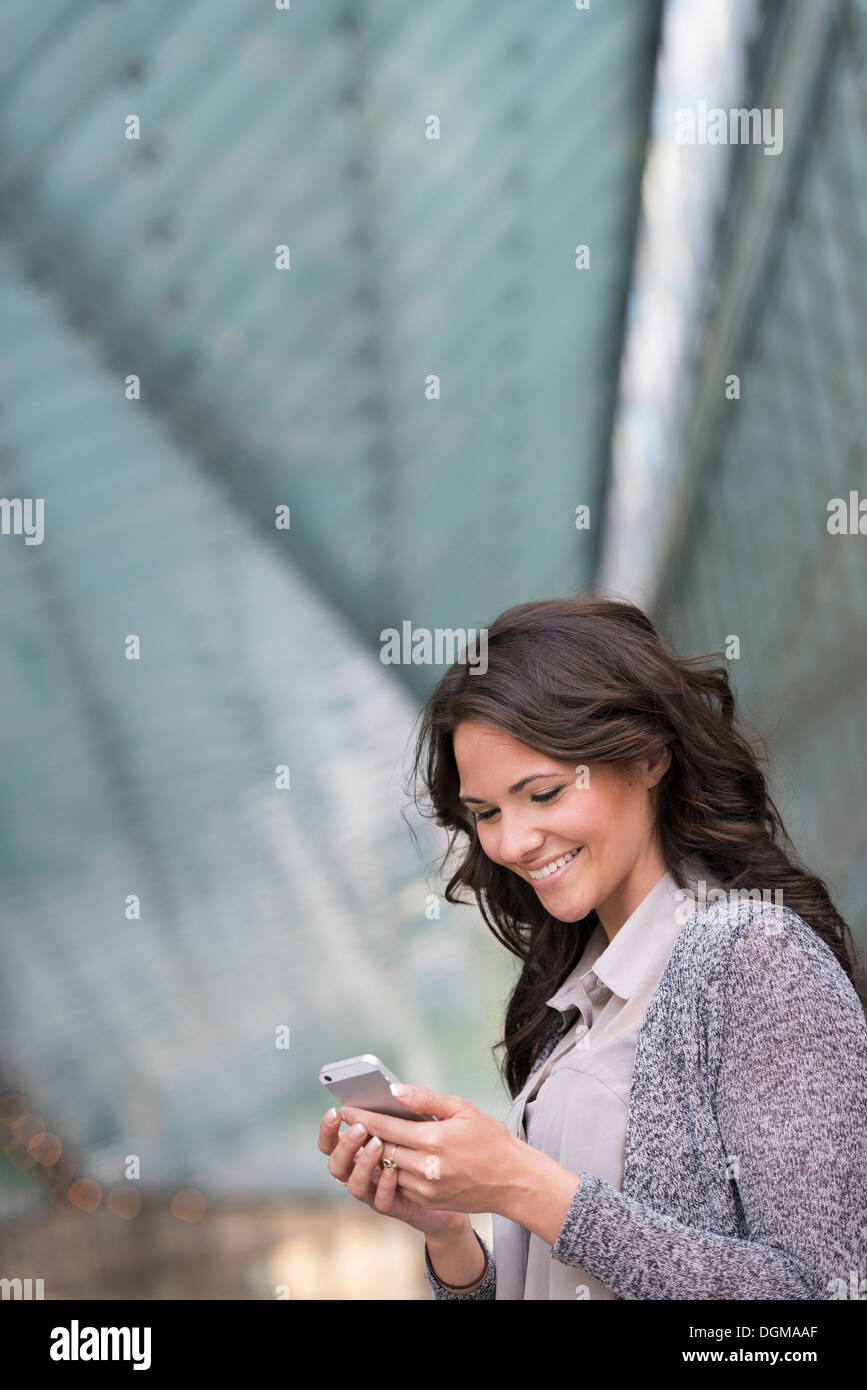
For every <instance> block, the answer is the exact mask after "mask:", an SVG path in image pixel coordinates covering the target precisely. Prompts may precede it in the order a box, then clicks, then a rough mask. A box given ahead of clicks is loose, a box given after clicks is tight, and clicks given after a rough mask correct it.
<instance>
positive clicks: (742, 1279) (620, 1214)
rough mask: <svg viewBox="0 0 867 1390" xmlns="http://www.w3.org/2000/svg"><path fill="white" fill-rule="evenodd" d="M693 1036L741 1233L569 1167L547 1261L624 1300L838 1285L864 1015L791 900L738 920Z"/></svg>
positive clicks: (858, 1141)
mask: <svg viewBox="0 0 867 1390" xmlns="http://www.w3.org/2000/svg"><path fill="white" fill-rule="evenodd" d="M769 912H770V913H774V914H776V915H775V916H773V917H770V918H769V915H768V914H769ZM717 1008H718V1011H717ZM707 1046H708V1058H707V1066H708V1077H709V1086H710V1092H711V1103H712V1106H713V1110H714V1112H715V1114H716V1117H717V1121H718V1124H719V1132H720V1139H721V1143H722V1147H723V1150H724V1161H726V1162H727V1163H728V1164H729V1166H730V1167H731V1168H732V1170H733V1172H734V1174H735V1175H736V1182H737V1193H738V1195H739V1199H740V1204H741V1227H742V1232H743V1233H742V1235H740V1236H737V1237H732V1236H727V1235H717V1234H715V1233H712V1232H709V1231H706V1230H703V1229H701V1228H700V1226H699V1225H696V1226H695V1227H693V1226H691V1225H686V1224H683V1223H681V1222H679V1221H676V1220H673V1219H672V1218H671V1217H669V1216H667V1215H664V1214H661V1213H660V1212H658V1211H656V1210H655V1209H654V1208H653V1207H650V1206H648V1205H647V1204H646V1203H644V1202H641V1201H638V1200H636V1199H635V1198H633V1197H631V1196H628V1195H626V1194H624V1193H622V1192H618V1191H616V1190H615V1189H614V1188H613V1187H612V1186H610V1185H609V1184H608V1183H607V1182H604V1181H603V1180H602V1179H600V1178H597V1177H595V1176H593V1175H591V1174H587V1173H580V1174H578V1175H577V1176H578V1177H579V1178H580V1182H579V1184H578V1187H577V1189H576V1192H575V1195H574V1197H573V1199H572V1202H571V1205H570V1207H569V1210H568V1212H567V1215H566V1218H565V1220H564V1223H563V1226H562V1228H561V1231H560V1234H559V1236H558V1238H557V1240H556V1243H555V1244H554V1246H553V1247H552V1254H553V1256H554V1258H555V1259H558V1260H560V1261H561V1262H562V1263H563V1264H567V1265H569V1264H574V1265H578V1266H581V1267H582V1268H584V1269H586V1270H587V1271H588V1272H589V1273H591V1274H593V1275H595V1276H596V1277H597V1278H598V1279H601V1280H602V1281H603V1283H605V1284H607V1285H608V1286H609V1287H610V1288H612V1289H613V1290H614V1292H615V1293H617V1294H619V1295H620V1296H621V1297H622V1298H624V1299H830V1298H846V1297H851V1296H853V1295H852V1294H851V1293H849V1292H848V1290H849V1289H851V1288H855V1289H858V1288H859V1287H860V1280H861V1279H863V1278H864V1276H865V1275H867V1268H865V1265H867V1239H865V1237H867V1114H865V1097H867V1023H865V1019H864V1012H863V1009H862V1007H861V1004H860V1002H859V1000H858V996H857V994H856V993H855V990H854V989H853V987H852V985H851V984H850V982H849V979H848V977H847V976H846V974H845V973H844V971H843V970H842V968H841V967H840V965H839V963H838V961H837V960H836V959H835V957H834V955H833V953H832V952H831V950H830V948H829V947H828V946H827V945H826V943H825V942H824V941H823V940H822V939H821V938H820V937H819V936H817V934H816V933H815V932H814V931H813V930H812V928H811V927H810V926H809V925H808V924H807V923H806V922H804V921H803V920H802V919H801V918H800V917H799V916H798V915H797V914H796V913H794V912H792V911H791V909H789V908H783V909H778V908H772V907H770V905H767V910H766V911H765V912H759V913H756V914H752V913H751V914H750V915H749V917H748V919H747V920H745V921H743V922H741V924H740V930H739V932H738V934H737V936H736V937H735V939H734V941H733V943H732V946H731V949H730V960H729V968H728V970H727V972H726V976H725V978H724V979H723V981H722V988H721V989H720V990H719V992H718V1000H717V1007H715V1008H713V1009H711V1011H710V1014H709V1017H708V1033H707ZM699 1064H700V1063H699V1059H698V1058H697V1059H696V1065H699ZM700 1215H701V1214H700V1213H697V1221H699V1220H700ZM854 1296H856V1297H857V1296H858V1295H857V1294H855V1295H854Z"/></svg>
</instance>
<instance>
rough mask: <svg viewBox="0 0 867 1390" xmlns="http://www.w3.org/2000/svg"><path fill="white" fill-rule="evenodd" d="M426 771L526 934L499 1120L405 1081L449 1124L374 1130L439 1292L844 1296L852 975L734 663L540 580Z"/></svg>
mask: <svg viewBox="0 0 867 1390" xmlns="http://www.w3.org/2000/svg"><path fill="white" fill-rule="evenodd" d="M413 774H414V779H415V786H416V790H417V802H418V804H419V806H420V809H421V810H422V811H423V813H425V814H428V815H432V816H433V817H435V818H436V820H437V822H438V824H440V825H443V826H445V827H446V828H447V829H448V831H449V845H448V850H447V854H446V858H449V857H450V856H451V855H452V854H457V856H458V862H457V867H456V868H455V870H454V872H453V873H452V876H451V878H450V880H449V882H448V885H447V888H446V898H447V899H448V901H450V902H463V901H468V900H469V901H471V902H475V903H476V904H477V905H478V907H479V909H480V911H481V913H482V915H483V917H484V920H485V922H486V923H487V925H488V926H489V928H490V930H491V931H492V933H493V934H494V936H495V937H496V939H497V940H498V941H500V942H501V943H502V944H503V945H504V946H506V947H507V949H508V950H510V951H511V952H513V953H514V954H515V955H516V956H518V958H519V959H520V960H521V962H522V970H521V972H520V975H519V978H518V980H517V983H516V985H515V988H514V991H513V993H512V996H511V999H510V1001H509V1005H508V1008H507V1010H506V1017H505V1028H504V1036H503V1039H502V1041H501V1042H500V1043H498V1044H497V1046H498V1047H500V1048H504V1049H505V1065H504V1080H505V1083H506V1085H507V1087H508V1090H509V1092H510V1094H511V1096H512V1102H513V1103H512V1108H511V1110H510V1111H509V1113H508V1115H507V1116H506V1119H505V1122H504V1123H503V1125H502V1126H501V1130H500V1131H499V1132H497V1131H491V1130H490V1128H489V1125H490V1117H488V1116H483V1115H482V1114H481V1112H478V1111H475V1110H474V1108H473V1107H472V1106H470V1105H469V1104H468V1102H466V1101H463V1100H462V1099H461V1098H460V1097H441V1096H435V1095H433V1094H432V1093H430V1092H416V1094H415V1097H414V1101H413V1103H412V1108H413V1109H419V1108H422V1102H423V1108H424V1109H425V1110H427V1111H428V1112H429V1113H436V1114H438V1115H439V1116H440V1117H441V1119H440V1121H439V1123H438V1124H437V1125H436V1127H435V1128H436V1133H435V1134H433V1133H431V1132H430V1131H431V1130H432V1129H433V1128H434V1127H433V1126H432V1125H429V1126H421V1125H412V1126H409V1125H406V1124H405V1122H401V1121H395V1122H393V1123H392V1127H391V1129H390V1132H389V1134H385V1131H384V1130H383V1131H381V1132H382V1133H383V1134H384V1137H385V1138H386V1140H387V1139H388V1138H389V1137H390V1138H392V1139H394V1141H395V1142H396V1145H397V1155H398V1169H397V1177H396V1178H391V1181H393V1182H396V1184H397V1188H396V1190H397V1192H398V1193H399V1194H402V1196H403V1197H404V1198H406V1197H408V1196H409V1195H411V1196H412V1198H413V1201H414V1202H415V1204H416V1206H415V1208H414V1213H413V1215H414V1216H415V1217H416V1218H418V1217H419V1213H423V1214H424V1216H425V1218H426V1220H427V1222H428V1224H427V1225H425V1224H424V1222H423V1221H422V1220H419V1219H416V1220H414V1222H413V1224H416V1225H418V1227H419V1229H423V1230H425V1232H426V1237H427V1239H426V1250H425V1267H426V1272H427V1275H428V1278H429V1281H430V1283H431V1286H432V1288H433V1291H434V1295H435V1297H437V1298H455V1297H463V1298H498V1299H500V1298H506V1299H522V1298H523V1299H528V1298H529V1299H539V1298H543V1299H546V1298H575V1297H576V1296H577V1297H585V1298H603V1299H604V1298H639V1299H640V1298H671V1299H680V1298H682V1299H694V1298H699V1299H701V1298H708V1299H714V1298H722V1299H755V1298H783V1299H786V1298H788V1299H800V1298H811V1299H827V1298H833V1297H838V1296H840V1295H839V1294H838V1293H836V1292H835V1290H836V1289H839V1288H840V1287H848V1283H849V1280H850V1272H851V1271H852V1270H853V1269H854V1270H858V1269H860V1268H861V1267H862V1266H863V1265H864V1264H865V1262H867V1252H865V1231H867V1227H865V1226H864V1224H863V1213H864V1211H865V1210H867V1176H865V1175H867V1124H865V1116H864V1095H865V1091H867V1024H865V1018H864V1008H863V999H862V997H860V995H859V992H858V990H859V987H858V985H857V984H856V978H857V977H856V971H855V958H854V951H853V949H852V945H851V938H850V937H849V932H848V928H847V927H846V924H845V923H844V922H843V920H842V918H841V917H840V915H839V913H838V912H837V911H836V909H835V907H834V905H833V903H832V902H831V900H830V898H829V896H828V893H827V891H826V888H825V885H824V884H823V883H822V881H821V880H820V879H818V878H817V877H816V876H814V875H812V874H810V873H809V872H808V871H807V870H806V869H805V868H803V867H801V866H800V864H799V863H798V861H797V859H796V856H795V852H794V849H793V847H792V845H791V842H790V841H789V839H788V836H787V834H786V832H785V829H784V827H783V824H782V821H781V818H780V816H779V813H778V811H777V809H776V807H775V805H774V803H773V801H772V800H771V798H770V795H769V793H768V790H767V787H766V783H765V778H764V775H763V773H762V771H761V770H760V767H759V762H758V757H757V754H756V753H755V752H754V750H753V748H752V747H751V745H750V743H749V742H748V741H747V739H746V737H745V736H744V735H743V734H742V733H741V732H740V730H739V729H738V727H737V725H736V721H735V709H734V697H733V694H732V691H731V689H730V687H729V680H728V673H727V670H726V668H725V667H724V666H722V665H714V664H710V665H709V664H707V659H706V658H701V657H694V658H680V657H678V656H676V655H675V654H674V653H673V652H672V651H670V650H669V648H668V647H667V646H666V645H665V643H664V642H663V641H662V640H661V638H660V637H659V635H658V634H657V632H656V630H655V629H654V627H653V624H652V623H651V622H650V620H649V619H648V617H647V616H646V615H645V614H644V613H642V612H641V610H640V609H638V608H636V607H635V606H633V605H632V604H629V603H624V602H617V601H614V600H608V599H602V598H587V599H583V598H570V599H562V600H550V601H547V602H539V603H528V604H522V605H520V606H518V607H517V608H513V609H510V610H509V611H508V612H506V613H504V614H502V615H501V616H500V617H499V618H498V619H497V621H496V622H495V623H494V624H493V626H492V627H491V628H490V629H489V631H488V669H487V671H486V672H485V673H484V674H480V673H475V674H473V676H472V678H471V677H470V674H469V673H468V671H467V668H466V667H465V666H461V665H457V664H456V665H454V666H452V667H451V668H450V670H449V671H447V672H446V674H445V676H444V677H443V678H442V680H441V681H440V682H439V684H438V686H437V687H436V689H435V690H434V691H433V693H432V695H431V696H430V697H429V699H428V701H427V703H426V706H425V709H424V711H423V714H422V720H421V727H420V730H419V733H418V741H417V746H416V751H415V760H414V765H413ZM419 787H421V789H422V794H421V795H420V796H419V795H418V788H419ZM444 862H445V861H444ZM709 889H710V896H709V895H708V890H709ZM715 890H716V891H715ZM771 895H773V898H774V902H773V903H771V902H769V901H768V899H769V897H770V896H771ZM717 898H718V899H720V900H721V901H717V900H716V899H717ZM757 898H758V901H757V900H756V899H757ZM709 902H710V904H711V905H710V906H708V903H709ZM780 904H784V905H782V906H781V905H780ZM685 909H686V910H685ZM807 1015H809V1017H810V1019H811V1028H810V1034H809V1038H808V1039H806V1040H805V1035H804V1031H803V1024H802V1020H803V1018H804V1017H805V1016H807ZM817 1096H821V1097H822V1104H821V1113H820V1112H819V1108H818V1107H817V1103H816V1097H817ZM437 1106H438V1107H439V1108H436V1107H437ZM347 1118H357V1116H356V1115H355V1114H353V1115H352V1116H347ZM362 1118H364V1117H362ZM367 1118H368V1119H371V1118H372V1119H373V1121H374V1123H375V1117H367ZM390 1123H391V1122H390ZM401 1124H403V1125H405V1128H404V1130H403V1131H402V1133H400V1134H399V1133H398V1132H397V1130H396V1129H395V1128H394V1125H401ZM498 1134H502V1136H503V1137H502V1138H500V1137H498ZM401 1139H403V1140H404V1141H405V1143H403V1144H402V1143H401ZM425 1149H427V1150H430V1151H431V1152H428V1153H426V1154H425V1153H424V1152H423V1151H424V1150H425ZM432 1158H435V1159H436V1167H435V1171H436V1172H437V1174H438V1175H439V1178H438V1179H437V1180H435V1181H432V1180H427V1179H425V1177H424V1175H425V1174H426V1173H427V1172H428V1171H432V1169H431V1165H430V1162H429V1160H431V1159H432ZM387 1200H388V1199H387V1198H386V1197H385V1196H383V1197H382V1199H381V1203H380V1204H379V1209H380V1210H387V1206H386V1205H385V1204H386V1202H387ZM482 1210H485V1211H489V1212H491V1213H492V1215H493V1221H494V1246H495V1252H496V1262H495V1258H494V1252H492V1251H489V1250H488V1248H487V1246H486V1245H485V1244H484V1242H483V1241H481V1238H480V1237H476V1236H475V1235H474V1233H473V1231H472V1228H471V1226H470V1224H469V1221H468V1219H467V1218H465V1219H464V1220H463V1221H461V1219H460V1215H459V1214H460V1213H461V1212H465V1213H468V1212H472V1211H482ZM435 1215H438V1216H439V1217H441V1218H446V1217H448V1218H449V1220H448V1221H447V1222H445V1224H441V1225H435V1224H431V1221H430V1219H431V1218H433V1217H434V1216H435ZM480 1246H481V1249H482V1251H483V1253H484V1264H483V1265H481V1263H480V1258H479V1256H480V1250H479V1247H480ZM843 1296H845V1295H843Z"/></svg>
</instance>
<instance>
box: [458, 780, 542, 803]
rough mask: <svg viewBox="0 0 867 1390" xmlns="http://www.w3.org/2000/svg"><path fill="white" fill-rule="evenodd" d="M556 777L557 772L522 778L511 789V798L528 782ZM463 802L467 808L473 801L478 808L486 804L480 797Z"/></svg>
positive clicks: (462, 798) (471, 797)
mask: <svg viewBox="0 0 867 1390" xmlns="http://www.w3.org/2000/svg"><path fill="white" fill-rule="evenodd" d="M556 776H557V773H556V772H533V773H531V775H530V776H529V777H522V778H521V780H520V782H516V783H515V785H514V786H513V787H510V788H509V796H514V794H515V792H519V791H523V789H524V787H526V785H527V783H528V782H538V781H539V780H540V779H541V778H542V777H556ZM458 796H461V794H460V792H458ZM461 801H463V802H464V804H465V805H467V806H468V805H469V803H470V802H471V801H472V802H475V804H476V805H478V806H483V805H484V804H485V803H484V800H483V798H482V797H480V796H461Z"/></svg>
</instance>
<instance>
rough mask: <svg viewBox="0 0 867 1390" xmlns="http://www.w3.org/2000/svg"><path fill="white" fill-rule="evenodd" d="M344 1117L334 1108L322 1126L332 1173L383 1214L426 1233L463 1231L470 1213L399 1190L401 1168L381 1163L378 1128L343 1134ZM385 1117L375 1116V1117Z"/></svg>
mask: <svg viewBox="0 0 867 1390" xmlns="http://www.w3.org/2000/svg"><path fill="white" fill-rule="evenodd" d="M366 1113H367V1112H366ZM343 1118H345V1117H344V1116H343V1115H341V1113H340V1112H339V1111H337V1112H335V1111H334V1110H329V1111H328V1113H327V1114H326V1115H324V1116H323V1118H322V1123H321V1124H320V1126H319V1148H320V1151H321V1152H322V1153H325V1154H328V1155H329V1159H328V1171H329V1173H331V1174H333V1176H334V1177H335V1178H339V1179H340V1180H341V1181H342V1182H345V1183H346V1188H347V1191H348V1192H351V1193H352V1196H353V1197H356V1198H357V1199H358V1201H359V1202H364V1203H365V1205H366V1206H369V1207H372V1209H373V1210H374V1211H378V1212H381V1213H382V1215H383V1216H393V1217H395V1219H396V1220H397V1221H405V1222H406V1224H407V1225H408V1226H412V1227H414V1228H415V1230H417V1231H423V1232H424V1233H425V1235H429V1236H449V1235H460V1234H461V1232H462V1231H463V1230H464V1229H465V1227H466V1224H467V1218H466V1216H462V1215H461V1214H460V1212H455V1211H428V1210H425V1208H424V1207H422V1206H420V1205H419V1204H418V1203H417V1202H414V1201H413V1200H412V1198H411V1197H409V1196H407V1194H406V1193H405V1192H400V1191H398V1186H397V1176H398V1170H397V1169H396V1168H383V1167H382V1166H381V1163H380V1159H381V1158H382V1156H383V1144H382V1140H381V1139H380V1138H379V1136H378V1135H377V1133H376V1130H375V1129H373V1130H371V1131H368V1130H367V1129H364V1131H363V1132H360V1131H359V1132H356V1131H355V1130H354V1129H347V1130H345V1131H344V1132H343V1134H341V1133H340V1121H341V1119H343ZM383 1118H384V1117H383V1116H373V1120H377V1119H383ZM371 1135H372V1136H373V1137H370V1136H371ZM365 1141H367V1142H365Z"/></svg>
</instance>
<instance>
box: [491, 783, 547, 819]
mask: <svg viewBox="0 0 867 1390" xmlns="http://www.w3.org/2000/svg"><path fill="white" fill-rule="evenodd" d="M565 786H566V783H565V782H564V783H563V786H561V787H555V788H554V790H553V791H550V792H538V793H536V794H535V795H533V796H531V797H530V800H531V801H543V802H544V801H553V800H554V797H555V796H559V794H560V792H561V791H562V790H563V787H565ZM496 814H497V810H496V808H494V810H493V811H476V812H474V815H475V817H476V820H477V821H480V820H490V819H491V816H495V815H496Z"/></svg>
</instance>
